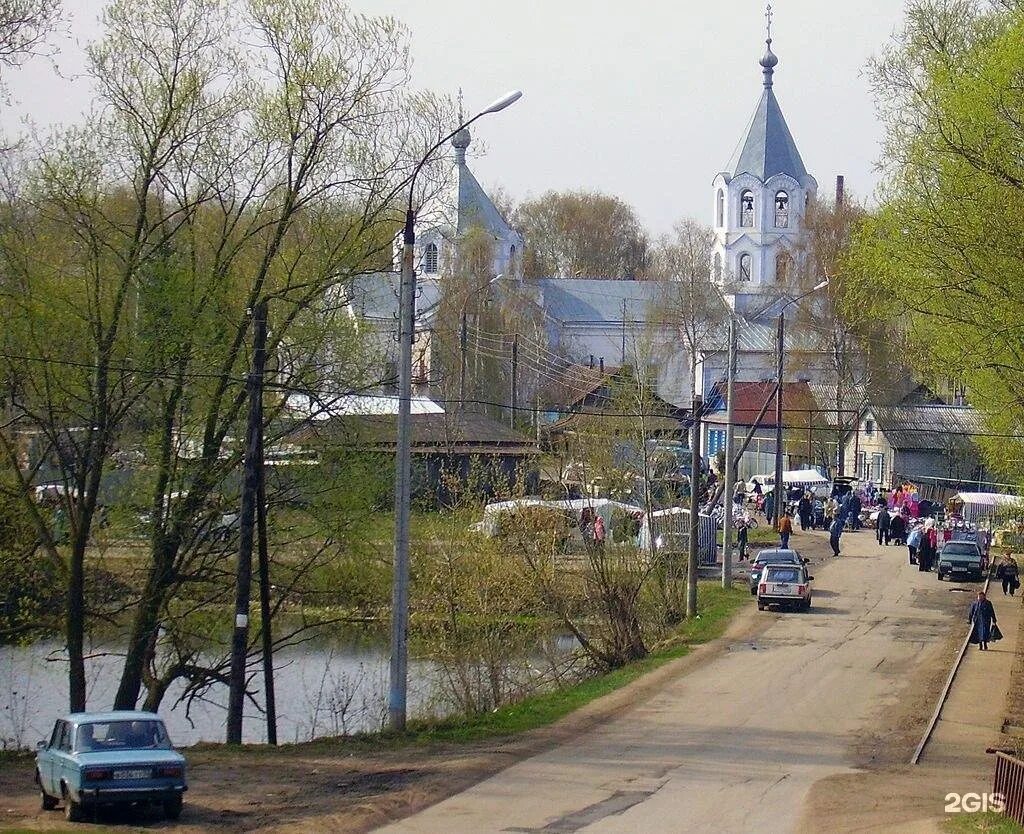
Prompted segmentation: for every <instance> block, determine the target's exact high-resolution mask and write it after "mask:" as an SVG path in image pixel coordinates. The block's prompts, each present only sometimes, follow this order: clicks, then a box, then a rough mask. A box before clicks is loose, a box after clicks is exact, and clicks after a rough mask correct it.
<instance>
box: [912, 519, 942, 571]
mask: <svg viewBox="0 0 1024 834" xmlns="http://www.w3.org/2000/svg"><path fill="white" fill-rule="evenodd" d="M931 520H932V519H930V518H929V519H928V521H931ZM937 541H938V536H937V534H936V533H935V527H934V526H931V527H930V526H929V525H928V523H927V522H925V525H924V527H922V528H921V543H920V544H919V545H918V547H917V569H918V570H919V571H925V572H927V571H930V570H931V569H932V562H933V561H934V559H935V545H936V542H937Z"/></svg>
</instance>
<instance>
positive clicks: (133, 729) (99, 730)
mask: <svg viewBox="0 0 1024 834" xmlns="http://www.w3.org/2000/svg"><path fill="white" fill-rule="evenodd" d="M170 748H171V740H170V738H168V736H167V730H166V729H165V728H164V722H163V721H153V720H148V721H147V720H145V719H142V720H138V721H93V722H91V723H89V724H79V726H78V731H77V733H76V734H75V752H76V753H88V752H90V751H94V750H169V749H170Z"/></svg>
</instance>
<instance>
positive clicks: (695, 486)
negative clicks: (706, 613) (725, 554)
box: [686, 394, 704, 619]
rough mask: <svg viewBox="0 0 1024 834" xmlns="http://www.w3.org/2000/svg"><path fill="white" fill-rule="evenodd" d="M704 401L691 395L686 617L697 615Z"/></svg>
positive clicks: (697, 395) (690, 617) (698, 396)
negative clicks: (701, 442)
mask: <svg viewBox="0 0 1024 834" xmlns="http://www.w3.org/2000/svg"><path fill="white" fill-rule="evenodd" d="M703 410H704V402H703V400H702V398H701V396H700V395H699V394H696V395H694V397H693V409H692V411H693V430H692V439H691V441H690V445H691V449H692V454H691V457H690V552H689V556H688V558H687V560H686V617H687V619H692V618H693V617H696V616H697V553H698V544H699V542H700V539H699V534H700V418H701V412H703Z"/></svg>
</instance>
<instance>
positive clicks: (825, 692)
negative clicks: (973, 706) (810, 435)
mask: <svg viewBox="0 0 1024 834" xmlns="http://www.w3.org/2000/svg"><path fill="white" fill-rule="evenodd" d="M818 535H819V534H814V533H811V534H807V537H804V536H803V535H801V534H798V535H797V536H796V537H795V539H794V545H795V546H797V547H800V546H801V543H802V542H807V541H808V539H809V538H810V537H811V536H818ZM819 546H820V540H819ZM814 572H815V576H816V581H815V586H816V590H815V598H814V602H815V605H814V609H813V610H812V611H811V612H810V613H808V614H775V613H764V614H759V615H758V616H762V617H767V618H771V619H772V621H773V622H772V624H771V626H770V627H769V628H768V629H767V630H766V631H765V632H764V633H763V635H762V636H761V637H760V638H757V639H756V640H755V641H754V642H752V643H736V644H733V645H730V646H729V649H728V651H726V652H725V653H723V654H721V655H719V656H718V657H716V658H714V659H713V660H711V661H709V662H708V663H707V665H704V666H702V667H701V668H699V669H698V670H696V671H695V672H693V673H691V674H689V675H684V676H682V677H680V678H677V679H675V680H674V681H671V682H670V683H668V684H667V685H666V686H665V687H664V688H663V689H662V690H661V691H660V692H659V693H658V694H657V695H655V696H654V697H653V698H651V699H650V700H648V701H646V702H645V703H643V704H641V705H639V706H637V707H635V708H634V709H631V710H629V711H628V712H626V713H624V714H622V715H620V716H619V717H618V718H616V719H615V720H614V721H611V722H610V723H609V724H607V725H606V726H605V727H603V728H602V729H601V730H599V731H597V732H593V733H591V734H590V735H588V736H587V737H585V738H580V739H577V740H575V741H573V742H571V743H569V744H565V745H563V746H560V747H557V748H555V749H553V750H550V751H548V752H546V753H544V754H541V755H538V756H535V757H533V758H530V759H527V760H525V761H522V762H520V763H518V764H516V765H513V766H512V767H510V768H508V769H507V770H505V771H503V772H501V773H499V774H497V775H496V776H494V777H492V778H490V779H487V780H485V781H484V782H481V783H479V784H477V785H475V786H474V787H472V788H470V789H469V790H466V791H464V792H463V793H461V794H458V795H456V796H453V797H451V798H450V799H447V800H445V801H443V802H441V803H438V804H437V805H435V806H433V807H431V808H429V809H427V810H425V811H423V812H421V813H419V814H416V815H415V816H412V817H409V818H407V819H405V820H402V821H400V822H397V823H393V824H391V825H389V826H386V827H384V828H382V829H379V831H381V832H387V834H483V833H484V832H545V834H569V832H586V834H612V833H613V832H615V833H621V834H625V832H645V834H660V833H661V832H664V834H670V833H671V834H677V832H682V831H686V832H716V834H718V832H745V831H766V832H786V831H792V830H794V829H795V827H796V824H797V819H798V817H799V815H800V811H801V806H802V803H803V800H804V798H805V796H806V795H807V792H808V790H809V789H810V786H811V785H812V784H813V783H814V782H815V781H817V780H818V779H821V778H823V777H826V776H829V775H835V774H840V773H843V772H849V771H850V770H851V769H852V766H853V761H852V758H851V753H850V744H851V741H852V739H853V737H854V735H855V734H856V732H857V731H858V730H864V729H865V728H869V727H870V725H871V723H872V716H873V715H874V714H876V711H877V710H879V709H880V708H881V707H882V706H884V705H885V704H888V703H892V702H893V701H894V700H895V699H896V698H898V697H899V692H900V686H901V683H902V682H903V681H905V680H906V677H907V675H911V674H914V673H915V672H919V671H923V670H922V669H921V668H920V664H923V663H925V662H926V660H925V659H924V657H925V655H926V654H927V652H926V651H925V650H926V649H927V648H929V647H931V646H935V645H937V644H938V643H939V642H941V641H943V640H945V639H946V637H947V635H948V633H949V629H950V627H951V623H952V620H953V611H954V610H955V611H956V612H957V620H958V621H959V609H960V607H962V602H963V600H964V599H965V597H966V595H955V594H950V593H949V592H948V590H947V589H948V588H949V587H950V586H949V585H948V583H943V585H942V586H939V583H938V582H936V580H935V577H934V574H923V573H919V572H918V571H917V570H916V568H911V567H910V566H908V565H907V564H906V549H905V548H896V547H891V548H878V547H876V546H875V545H874V540H873V536H872V534H871V533H870V532H869V531H864V532H861V533H856V534H848V535H846V536H844V538H843V556H842V557H840V558H839V559H837V560H829V563H828V564H821V565H816V566H815V567H814ZM954 597H956V602H955V604H954V603H953V601H952V600H953V598H954ZM957 627H959V626H957Z"/></svg>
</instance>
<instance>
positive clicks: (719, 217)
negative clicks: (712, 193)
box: [715, 188, 725, 229]
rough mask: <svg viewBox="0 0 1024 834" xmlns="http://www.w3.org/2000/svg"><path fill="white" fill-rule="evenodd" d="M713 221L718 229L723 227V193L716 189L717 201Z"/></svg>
mask: <svg viewBox="0 0 1024 834" xmlns="http://www.w3.org/2000/svg"><path fill="white" fill-rule="evenodd" d="M715 220H716V223H717V224H718V228H719V229H721V228H722V227H723V226H724V225H725V192H724V191H722V189H721V188H719V189H718V200H717V202H716V205H715Z"/></svg>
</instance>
